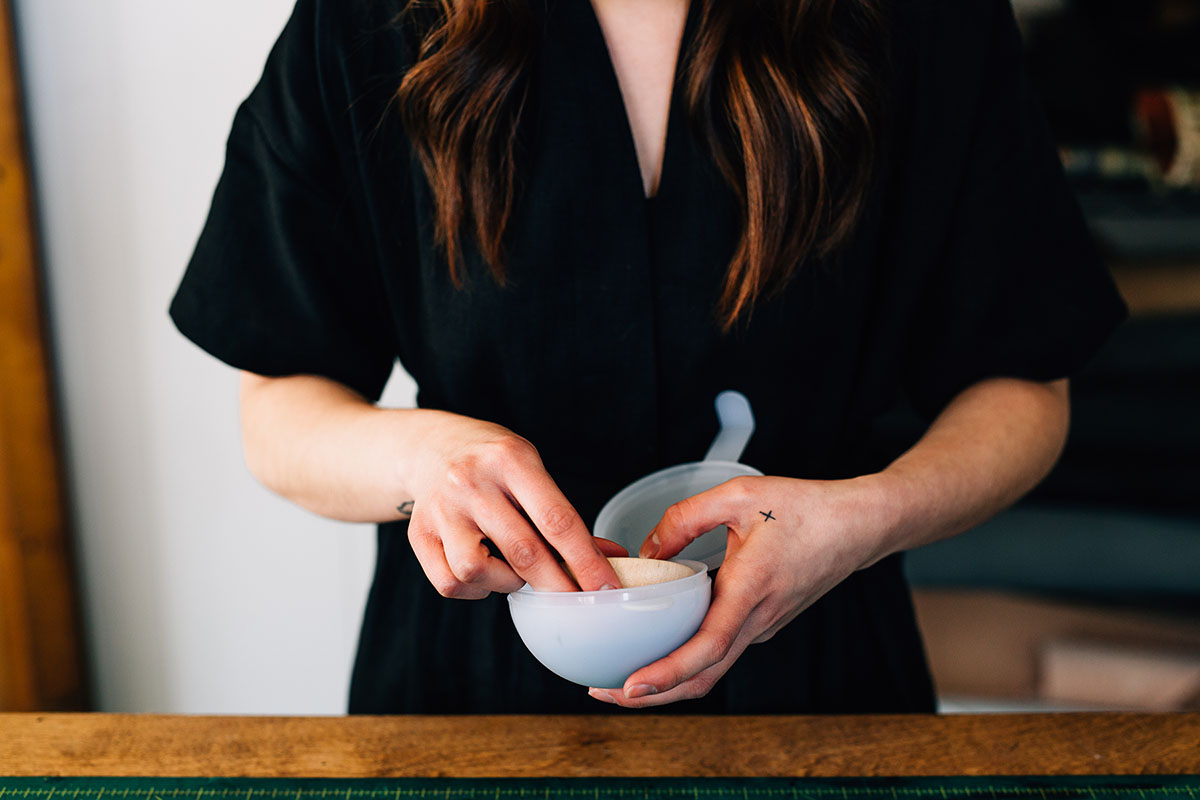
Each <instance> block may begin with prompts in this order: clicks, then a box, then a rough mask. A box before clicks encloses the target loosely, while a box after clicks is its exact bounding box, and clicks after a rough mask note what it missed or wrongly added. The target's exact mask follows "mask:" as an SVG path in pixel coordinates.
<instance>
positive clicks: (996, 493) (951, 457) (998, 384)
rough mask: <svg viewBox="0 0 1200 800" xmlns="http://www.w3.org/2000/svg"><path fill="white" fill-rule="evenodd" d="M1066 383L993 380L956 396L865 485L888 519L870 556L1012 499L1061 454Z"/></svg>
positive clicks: (977, 519) (954, 526) (922, 539)
mask: <svg viewBox="0 0 1200 800" xmlns="http://www.w3.org/2000/svg"><path fill="white" fill-rule="evenodd" d="M1069 409H1070V405H1069V399H1068V385H1067V381H1066V380H1060V381H1055V382H1052V383H1045V384H1043V383H1035V382H1032V381H1025V380H1017V379H1009V378H1001V379H990V380H986V381H982V382H980V383H977V384H975V385H973V386H971V387H969V388H968V389H966V390H965V391H963V392H962V393H961V394H960V395H958V396H957V397H956V398H955V399H954V400H953V401H952V402H951V403H950V404H949V405H948V406H947V407H946V408H945V410H943V411H942V413H941V414H940V415H939V416H938V417H937V419H936V420H934V422H933V424H932V425H931V426H930V428H929V430H928V431H927V432H926V433H925V435H924V436H923V437H922V438H921V439H920V441H919V442H917V444H916V445H914V446H913V447H912V448H911V449H910V450H909V451H908V452H906V453H904V455H902V456H900V458H898V459H896V461H895V462H893V463H892V464H891V465H890V466H889V467H888V468H887V469H885V470H884V471H883V472H881V473H879V474H877V475H872V476H867V477H866V478H864V479H862V480H864V481H866V482H867V483H869V484H870V486H871V488H872V492H873V494H874V496H875V497H876V498H877V500H878V504H879V505H878V508H879V509H881V513H883V514H885V515H886V516H887V517H888V518H889V519H888V524H887V525H885V526H884V527H883V529H884V530H885V531H886V533H885V534H884V536H883V538H882V539H881V541H880V542H879V543H878V549H877V554H876V555H877V556H878V557H883V556H885V555H888V554H890V553H894V552H898V551H901V550H908V549H910V548H913V547H919V546H921V545H924V544H928V543H930V542H934V541H937V540H939V539H944V538H947V537H949V536H953V535H955V534H958V533H961V532H963V531H965V530H968V529H970V528H972V527H974V526H975V525H978V524H979V523H981V522H983V521H985V520H987V519H988V518H990V517H991V516H992V515H994V514H996V513H997V512H999V511H1001V510H1002V509H1004V508H1006V507H1008V506H1009V505H1011V504H1012V503H1014V502H1016V500H1018V499H1019V498H1020V497H1021V496H1022V495H1024V494H1025V493H1026V492H1028V491H1029V490H1030V489H1032V488H1033V487H1034V486H1035V485H1036V484H1037V483H1038V482H1039V481H1041V480H1042V478H1044V477H1045V476H1046V474H1047V473H1048V472H1049V471H1050V469H1051V467H1053V466H1054V463H1055V461H1056V460H1057V459H1058V457H1059V455H1060V454H1061V452H1062V448H1063V444H1064V443H1065V441H1066V434H1067V427H1068V423H1069V416H1070V410H1069Z"/></svg>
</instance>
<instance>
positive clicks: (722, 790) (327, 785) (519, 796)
mask: <svg viewBox="0 0 1200 800" xmlns="http://www.w3.org/2000/svg"><path fill="white" fill-rule="evenodd" d="M926 798H929V800H970V799H972V798H1002V799H1003V800H1075V798H1078V799H1079V800H1200V775H1185V776H1179V775H1169V776H1119V777H1074V776H1071V777H1034V778H1024V777H1022V778H1008V777H1004V778H962V777H949V778H848V779H807V778H794V779H777V778H750V779H716V778H682V779H675V778H604V779H597V778H571V779H565V778H530V779H525V778H512V779H499V778H496V779H486V778H485V779H465V778H462V779H459V778H455V779H424V778H403V779H394V780H387V779H384V780H374V779H346V780H341V779H336V780H318V779H311V780H289V779H273V778H0V800H926Z"/></svg>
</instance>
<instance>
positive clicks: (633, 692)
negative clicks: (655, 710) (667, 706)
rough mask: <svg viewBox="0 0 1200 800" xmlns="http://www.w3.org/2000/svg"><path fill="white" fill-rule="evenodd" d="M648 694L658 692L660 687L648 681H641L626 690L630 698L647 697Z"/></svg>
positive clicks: (626, 694)
mask: <svg viewBox="0 0 1200 800" xmlns="http://www.w3.org/2000/svg"><path fill="white" fill-rule="evenodd" d="M648 694H658V689H655V688H654V687H653V686H651V685H650V684H648V683H639V684H638V685H637V686H631V687H630V688H628V689H626V690H625V696H626V697H628V698H630V699H633V698H635V697H645V696H646V695H648Z"/></svg>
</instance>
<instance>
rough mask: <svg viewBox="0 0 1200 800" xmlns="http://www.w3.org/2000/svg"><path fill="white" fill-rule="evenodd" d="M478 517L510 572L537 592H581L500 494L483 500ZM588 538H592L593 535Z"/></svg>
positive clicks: (518, 513)
mask: <svg viewBox="0 0 1200 800" xmlns="http://www.w3.org/2000/svg"><path fill="white" fill-rule="evenodd" d="M474 514H475V522H476V524H477V525H478V526H479V528H480V529H481V530H482V531H483V533H484V535H485V536H487V538H488V539H490V540H491V541H492V543H493V544H494V545H495V546H496V547H497V549H499V550H500V553H501V555H503V556H504V560H505V561H507V562H508V566H509V568H511V569H512V571H513V572H514V573H515V574H516V575H518V576H520V577H521V578H522V579H523V580H524V581H525V582H527V583H528V584H529V585H530V586H531V587H533V589H534V590H535V591H539V592H574V591H578V590H579V586H578V585H577V584H576V583H575V581H573V580H571V578H570V576H568V575H567V573H566V572H565V571H563V568H562V567H561V566H560V565H559V564H558V562H557V560H556V559H555V558H554V554H553V553H552V552H551V551H550V548H549V547H547V546H546V543H545V542H544V541H543V540H542V537H540V536H538V534H537V532H536V531H535V530H534V529H533V528H532V527H531V526H530V525H529V523H528V522H526V521H525V517H523V516H522V515H521V512H520V511H518V510H517V509H516V508H515V507H514V506H513V504H512V502H511V501H510V500H509V499H508V498H507V497H506V496H504V494H502V493H501V492H498V491H497V492H495V493H493V494H488V495H485V496H483V497H481V499H480V502H479V504H478V506H477V507H476V508H475V510H474ZM588 538H591V537H590V535H589V537H588ZM605 563H606V564H607V563H608V562H607V561H606V562H605ZM518 588H519V587H518Z"/></svg>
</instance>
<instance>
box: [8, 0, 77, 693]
mask: <svg viewBox="0 0 1200 800" xmlns="http://www.w3.org/2000/svg"><path fill="white" fill-rule="evenodd" d="M11 19H12V18H11V16H10V8H9V2H8V0H0V710H38V709H45V710H59V711H61V710H68V709H80V708H83V707H84V702H85V693H84V679H83V670H82V666H81V664H82V661H81V657H80V653H81V647H80V638H79V626H78V616H77V606H76V595H75V583H74V577H73V571H72V569H71V558H70V548H69V546H68V538H67V535H66V514H65V512H64V503H63V492H62V480H61V470H60V465H59V460H58V443H57V438H58V437H57V431H56V429H55V423H54V413H53V408H54V404H53V402H52V397H53V392H52V390H51V381H50V371H49V368H48V364H49V358H48V354H47V347H46V336H45V327H44V323H43V319H42V314H41V288H40V280H39V275H38V268H37V248H36V245H35V235H34V231H35V226H34V224H33V212H32V207H33V204H32V201H31V191H30V181H29V172H28V169H27V166H26V159H25V147H24V141H23V126H22V124H21V92H20V82H19V81H18V79H17V60H16V55H15V51H14V46H13V31H12V24H11Z"/></svg>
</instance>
